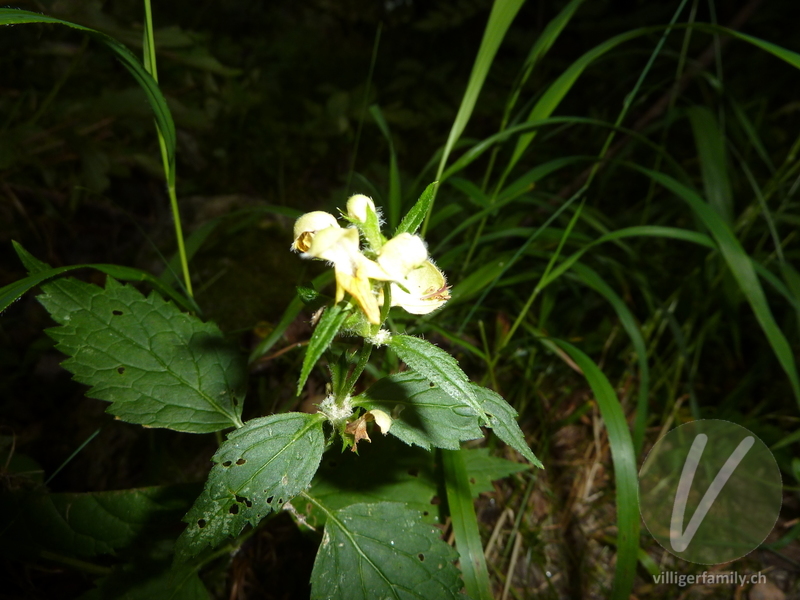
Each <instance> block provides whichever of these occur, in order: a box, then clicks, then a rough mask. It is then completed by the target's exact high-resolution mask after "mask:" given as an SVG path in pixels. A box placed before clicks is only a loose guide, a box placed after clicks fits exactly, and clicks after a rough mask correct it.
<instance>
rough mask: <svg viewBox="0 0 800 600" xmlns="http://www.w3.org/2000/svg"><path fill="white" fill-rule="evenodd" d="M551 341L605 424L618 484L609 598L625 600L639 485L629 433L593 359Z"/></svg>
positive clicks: (632, 571) (635, 542) (635, 544)
mask: <svg viewBox="0 0 800 600" xmlns="http://www.w3.org/2000/svg"><path fill="white" fill-rule="evenodd" d="M553 341H555V342H556V344H558V346H560V347H561V348H562V349H563V350H565V351H566V352H567V354H569V355H570V357H571V358H572V360H574V361H575V363H576V364H577V365H578V366H579V367H580V368H581V370H582V371H583V374H584V375H585V376H586V381H587V382H588V383H589V386H590V387H591V388H592V392H593V393H594V397H595V398H596V399H597V405H598V407H599V408H600V415H601V416H602V417H603V421H605V424H606V430H607V431H608V444H609V446H610V447H611V460H612V461H613V463H614V478H615V479H616V487H617V530H618V537H617V566H616V568H615V570H614V587H613V589H612V590H611V598H612V599H614V600H627V598H628V597H629V596H630V593H631V590H632V589H633V578H634V575H636V562H637V561H638V552H639V485H638V479H637V470H636V455H635V454H634V452H633V441H632V440H631V433H630V430H629V429H628V423H627V421H626V420H625V414H624V413H623V412H622V406H621V405H620V403H619V398H617V395H616V394H615V393H614V389H613V388H612V387H611V384H610V383H609V382H608V379H607V378H606V376H605V375H603V372H602V371H601V370H600V369H599V368H598V366H597V365H596V364H595V362H594V361H593V360H592V359H591V358H589V357H588V356H586V354H584V353H583V352H582V351H581V350H579V349H578V348H576V347H575V346H573V345H572V344H568V343H567V342H563V341H561V340H553Z"/></svg>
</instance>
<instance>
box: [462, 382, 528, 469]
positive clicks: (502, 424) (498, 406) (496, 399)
mask: <svg viewBox="0 0 800 600" xmlns="http://www.w3.org/2000/svg"><path fill="white" fill-rule="evenodd" d="M472 387H473V389H474V390H475V395H476V396H477V398H478V401H479V402H480V403H481V405H482V406H483V409H484V410H485V411H486V412H487V413H489V425H490V427H491V428H492V431H494V433H495V435H496V436H497V437H499V438H500V439H501V440H503V441H504V442H505V443H506V444H508V445H509V446H511V447H512V448H514V450H516V451H517V452H519V453H520V454H522V456H524V457H525V458H526V459H527V460H528V461H529V462H531V463H533V464H534V465H536V466H537V467H539V468H540V469H543V468H544V466H543V465H542V463H541V461H540V460H539V459H538V458H536V456H535V455H534V454H533V452H531V449H530V446H528V442H526V441H525V434H523V433H522V430H521V429H520V428H519V425H518V424H517V411H516V410H514V409H513V408H512V406H511V405H510V404H509V403H508V402H506V401H505V400H503V398H502V396H500V394H498V393H497V392H495V391H492V390H490V389H488V388H485V387H481V386H479V385H473V386H472Z"/></svg>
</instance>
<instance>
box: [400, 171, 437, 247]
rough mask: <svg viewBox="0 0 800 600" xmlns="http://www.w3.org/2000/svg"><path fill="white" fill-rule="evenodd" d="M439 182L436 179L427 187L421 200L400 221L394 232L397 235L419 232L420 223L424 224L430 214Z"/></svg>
mask: <svg viewBox="0 0 800 600" xmlns="http://www.w3.org/2000/svg"><path fill="white" fill-rule="evenodd" d="M438 184H439V182H438V181H434V182H433V183H431V184H429V185H428V187H426V188H425V190H424V191H423V192H422V195H421V196H420V197H419V200H417V202H416V203H415V204H414V206H412V207H411V210H409V211H408V213H406V216H405V217H403V220H402V221H400V225H398V226H397V230H396V231H395V232H394V234H395V235H399V234H401V233H411V234H414V233H416V232H417V229H419V227H420V225H422V222H423V221H424V220H425V215H427V214H428V210H429V209H430V207H431V203H432V202H433V198H434V196H435V193H434V192H435V191H436V186H437V185H438Z"/></svg>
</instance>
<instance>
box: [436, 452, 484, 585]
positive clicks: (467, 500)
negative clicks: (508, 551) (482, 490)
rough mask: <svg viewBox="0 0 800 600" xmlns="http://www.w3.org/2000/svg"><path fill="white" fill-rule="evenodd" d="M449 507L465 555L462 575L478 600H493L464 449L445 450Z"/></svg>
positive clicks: (461, 551) (443, 454) (444, 464)
mask: <svg viewBox="0 0 800 600" xmlns="http://www.w3.org/2000/svg"><path fill="white" fill-rule="evenodd" d="M441 454H442V468H443V470H444V482H445V487H446V489H447V504H448V507H449V508H450V519H451V520H452V523H453V533H454V534H455V536H456V548H457V549H458V553H459V555H460V556H461V562H460V565H461V574H462V576H463V577H464V587H465V588H466V591H467V594H468V595H469V597H470V598H473V599H474V600H492V598H493V596H492V585H491V582H490V581H489V572H488V571H487V569H486V559H485V558H484V556H483V544H482V543H481V534H480V531H479V530H478V519H477V517H476V516H475V506H474V504H473V503H472V493H471V491H470V488H469V476H468V474H467V467H466V464H465V463H464V455H463V454H462V451H461V450H441Z"/></svg>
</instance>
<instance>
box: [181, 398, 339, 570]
mask: <svg viewBox="0 0 800 600" xmlns="http://www.w3.org/2000/svg"><path fill="white" fill-rule="evenodd" d="M324 420H325V417H323V416H322V415H320V414H314V415H309V414H305V413H285V414H280V415H272V416H269V417H262V418H260V419H253V420H251V421H248V422H247V424H246V425H245V426H244V427H242V428H241V429H237V430H236V431H233V432H231V433H230V434H229V435H228V439H227V440H226V441H225V443H224V444H222V446H220V448H219V450H217V453H216V454H214V457H213V461H214V463H215V464H214V466H213V467H212V469H211V473H210V474H209V476H208V481H207V482H206V487H205V489H204V490H203V493H202V494H200V497H199V498H198V499H197V501H196V502H195V503H194V506H193V507H192V509H191V510H190V511H189V512H188V514H187V515H186V516H185V517H184V519H183V520H184V521H185V522H186V523H188V527H187V528H186V530H184V532H183V534H181V537H180V538H179V539H178V544H177V552H178V555H179V558H180V559H184V560H185V559H187V558H189V557H191V556H194V555H195V554H197V553H198V552H200V551H201V550H203V549H204V548H205V547H206V546H211V547H214V546H217V545H219V544H220V543H221V542H223V541H224V540H226V539H227V538H228V537H229V536H232V537H235V536H237V535H239V533H240V532H241V531H242V529H243V528H244V526H245V525H247V524H248V523H249V524H250V525H252V526H253V527H255V526H256V525H258V523H259V521H261V519H263V518H264V517H265V516H267V515H268V514H269V513H270V512H272V511H273V510H279V509H280V508H281V507H282V506H283V504H284V503H285V502H288V501H289V500H291V499H292V498H293V497H294V496H296V495H297V494H298V493H300V492H301V491H303V490H304V489H306V488H307V487H308V485H309V484H310V483H311V478H312V477H314V473H316V471H317V467H318V466H319V461H320V459H321V458H322V452H323V450H324V445H325V436H324V434H323V431H322V423H323V421H324Z"/></svg>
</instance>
